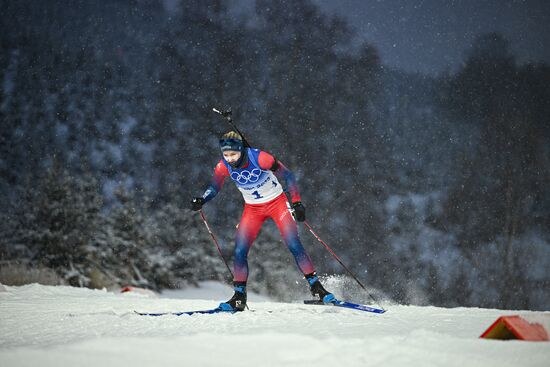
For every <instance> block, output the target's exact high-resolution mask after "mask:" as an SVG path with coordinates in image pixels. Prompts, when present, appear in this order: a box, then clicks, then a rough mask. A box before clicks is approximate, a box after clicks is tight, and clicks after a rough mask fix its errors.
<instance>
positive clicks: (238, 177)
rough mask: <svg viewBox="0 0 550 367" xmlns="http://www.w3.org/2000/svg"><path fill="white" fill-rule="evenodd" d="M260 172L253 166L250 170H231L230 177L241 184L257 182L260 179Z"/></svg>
mask: <svg viewBox="0 0 550 367" xmlns="http://www.w3.org/2000/svg"><path fill="white" fill-rule="evenodd" d="M261 174H262V170H261V169H259V168H254V169H253V170H252V171H241V172H231V178H232V179H233V180H234V181H237V182H238V183H240V184H241V185H244V184H247V183H254V182H257V181H258V180H259V179H260V175H261Z"/></svg>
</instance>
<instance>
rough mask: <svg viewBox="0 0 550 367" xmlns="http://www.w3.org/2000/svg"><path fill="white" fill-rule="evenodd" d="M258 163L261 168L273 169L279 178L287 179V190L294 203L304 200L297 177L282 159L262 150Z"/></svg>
mask: <svg viewBox="0 0 550 367" xmlns="http://www.w3.org/2000/svg"><path fill="white" fill-rule="evenodd" d="M258 164H259V165H260V168H261V169H263V170H271V171H273V173H275V176H277V178H279V179H281V178H282V179H284V180H285V182H286V186H287V190H288V192H289V193H290V198H291V200H292V202H293V203H295V202H297V201H302V199H301V197H300V191H299V190H298V184H297V182H296V177H295V176H294V174H293V173H292V171H291V170H289V169H288V168H287V167H286V166H285V165H284V164H283V163H282V162H281V161H279V160H277V159H275V157H273V156H272V155H271V154H269V153H266V152H260V154H259V156H258Z"/></svg>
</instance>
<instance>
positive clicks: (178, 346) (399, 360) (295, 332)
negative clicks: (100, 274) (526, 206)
mask: <svg viewBox="0 0 550 367" xmlns="http://www.w3.org/2000/svg"><path fill="white" fill-rule="evenodd" d="M205 288H210V289H218V290H221V289H224V288H223V287H218V286H217V285H215V284H207V285H206V287H205ZM194 291H197V292H199V291H198V290H194ZM205 292H207V291H205ZM222 293H225V290H222ZM169 294H170V293H168V295H169ZM183 295H185V292H180V293H179V294H178V296H183ZM230 295H231V290H230V289H228V290H227V294H223V296H224V297H223V298H222V299H225V298H226V297H229V296H230ZM166 296H167V294H166V293H165V294H163V297H166ZM201 296H202V295H201ZM217 296H218V295H216V297H217ZM204 297H205V298H212V297H208V294H206V295H204ZM217 298H218V299H217V300H216V301H209V300H205V299H181V298H180V299H175V298H153V299H152V298H148V297H146V296H144V295H140V294H123V295H122V294H117V293H111V292H107V291H105V290H101V291H100V290H90V289H81V288H71V287H64V286H57V287H54V286H41V285H36V284H35V285H28V286H23V287H7V290H6V291H5V292H1V293H0V329H1V330H2V332H1V333H0V365H2V366H10V367H11V366H33V367H34V366H56V367H57V366H76V365H78V366H79V367H86V366H102V367H110V366H121V365H131V366H222V365H223V366H241V367H242V366H278V367H279V366H283V365H284V366H285V367H287V366H319V365H320V364H323V365H326V364H329V365H333V364H337V365H348V366H381V365H383V366H385V367H392V366H409V365H410V366H451V367H452V366H460V367H462V366H510V367H512V366H514V367H517V366H547V365H548V361H549V360H550V343H533V342H521V341H495V340H484V339H479V335H481V333H482V332H483V331H484V330H485V329H486V328H487V327H488V326H489V325H491V323H492V322H493V321H494V320H496V318H497V317H499V316H502V315H505V314H518V312H517V311H500V310H488V309H476V308H455V309H444V308H438V307H413V306H399V305H390V306H388V307H387V308H388V312H387V313H386V314H383V315H376V314H369V313H364V312H359V311H353V310H346V309H340V308H332V307H325V306H306V305H303V304H300V303H276V302H267V301H263V302H262V301H251V302H250V308H251V309H252V310H254V312H242V313H238V314H235V315H228V314H217V315H194V316H180V317H176V316H163V317H145V316H138V315H136V314H135V313H134V312H133V310H140V311H178V310H193V309H204V308H211V307H213V306H216V305H217V303H218V301H219V300H220V299H219V298H220V297H217ZM519 314H521V315H522V316H525V317H530V316H533V317H539V316H541V315H542V316H545V317H546V316H548V315H550V313H548V312H547V313H534V312H529V311H524V312H519Z"/></svg>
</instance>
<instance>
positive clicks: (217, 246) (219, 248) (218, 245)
mask: <svg viewBox="0 0 550 367" xmlns="http://www.w3.org/2000/svg"><path fill="white" fill-rule="evenodd" d="M199 213H200V215H201V218H202V221H203V222H204V225H205V226H206V229H207V230H208V233H210V236H211V237H212V239H213V240H214V243H215V244H216V248H217V249H218V253H219V254H220V256H221V258H222V260H223V263H224V264H225V267H226V268H227V271H229V274H231V279H234V277H233V272H232V271H231V268H229V264H227V261H226V260H225V257H224V256H223V253H222V249H221V247H220V244H219V243H218V240H217V239H216V236H214V233H213V232H212V230H211V229H210V226H209V225H208V221H207V220H206V216H205V215H204V213H203V212H202V210H199Z"/></svg>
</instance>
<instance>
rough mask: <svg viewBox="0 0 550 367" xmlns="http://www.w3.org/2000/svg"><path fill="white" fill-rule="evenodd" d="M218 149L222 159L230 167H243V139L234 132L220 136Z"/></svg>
mask: <svg viewBox="0 0 550 367" xmlns="http://www.w3.org/2000/svg"><path fill="white" fill-rule="evenodd" d="M220 149H221V150H222V154H223V159H225V161H226V162H227V163H229V165H231V167H233V168H239V167H241V165H243V161H244V157H245V155H246V154H244V152H245V149H244V144H243V138H242V137H241V135H240V134H238V133H236V132H235V131H230V132H228V133H226V134H224V135H223V136H222V138H221V139H220Z"/></svg>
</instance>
